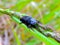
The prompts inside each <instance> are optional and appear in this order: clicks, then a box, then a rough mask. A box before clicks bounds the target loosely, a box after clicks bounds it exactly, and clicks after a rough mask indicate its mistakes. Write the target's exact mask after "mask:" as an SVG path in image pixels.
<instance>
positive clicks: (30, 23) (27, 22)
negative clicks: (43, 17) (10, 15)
mask: <svg viewBox="0 0 60 45" xmlns="http://www.w3.org/2000/svg"><path fill="white" fill-rule="evenodd" d="M20 21H21V22H22V23H24V24H25V25H26V26H27V27H29V28H32V27H33V28H35V27H36V25H37V23H38V21H37V20H36V19H34V18H32V17H31V16H23V17H22V18H20Z"/></svg>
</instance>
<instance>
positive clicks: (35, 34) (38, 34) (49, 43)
mask: <svg viewBox="0 0 60 45" xmlns="http://www.w3.org/2000/svg"><path fill="white" fill-rule="evenodd" d="M13 17H14V16H13ZM14 18H15V19H16V20H15V19H14V20H15V21H17V20H18V19H17V18H16V17H14ZM19 21H20V20H19ZM18 23H19V22H18ZM20 26H22V27H23V28H24V29H26V30H27V31H28V32H30V33H31V34H32V35H33V36H35V37H36V38H38V39H40V40H41V41H43V42H45V43H46V44H47V45H60V44H59V43H57V42H56V41H54V42H53V40H50V39H49V38H47V37H45V36H44V35H42V34H41V33H39V32H38V31H37V30H35V29H34V31H32V30H31V29H28V28H27V27H26V26H25V25H24V24H20Z"/></svg>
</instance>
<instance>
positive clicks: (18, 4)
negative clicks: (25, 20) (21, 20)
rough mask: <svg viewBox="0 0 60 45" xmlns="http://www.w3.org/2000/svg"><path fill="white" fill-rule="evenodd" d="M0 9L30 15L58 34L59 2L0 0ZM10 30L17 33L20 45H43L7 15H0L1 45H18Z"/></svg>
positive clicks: (50, 0)
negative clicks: (52, 28)
mask: <svg viewBox="0 0 60 45" xmlns="http://www.w3.org/2000/svg"><path fill="white" fill-rule="evenodd" d="M0 8H3V9H10V10H13V11H17V12H20V13H22V14H23V13H25V14H27V15H31V16H32V17H34V18H35V19H37V20H39V21H40V22H42V23H43V24H44V25H51V26H53V27H54V29H56V31H57V32H59V33H60V0H0ZM12 30H14V31H15V32H16V33H17V36H18V38H19V39H20V43H21V45H45V43H44V42H42V41H40V40H38V39H37V38H35V37H34V36H33V35H31V34H30V32H27V31H26V30H25V29H24V28H23V27H21V26H20V25H17V23H15V22H14V21H13V20H12V19H11V18H10V17H9V16H8V15H6V14H2V13H0V44H1V45H18V44H17V43H16V40H15V38H14V35H13V31H12Z"/></svg>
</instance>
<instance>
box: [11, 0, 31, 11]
mask: <svg viewBox="0 0 60 45" xmlns="http://www.w3.org/2000/svg"><path fill="white" fill-rule="evenodd" d="M31 1H32V0H18V1H17V3H16V5H15V6H14V7H13V8H11V9H12V10H13V9H14V10H16V11H21V10H22V9H23V8H24V7H25V6H26V5H27V4H28V3H30V2H31Z"/></svg>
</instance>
